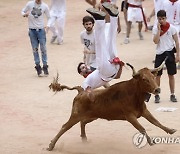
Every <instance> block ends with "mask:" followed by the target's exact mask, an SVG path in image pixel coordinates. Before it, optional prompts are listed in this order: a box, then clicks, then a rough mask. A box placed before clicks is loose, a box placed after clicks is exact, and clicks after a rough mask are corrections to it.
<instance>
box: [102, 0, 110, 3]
mask: <svg viewBox="0 0 180 154" xmlns="http://www.w3.org/2000/svg"><path fill="white" fill-rule="evenodd" d="M106 2H111V0H107V1H106ZM101 3H104V0H101Z"/></svg>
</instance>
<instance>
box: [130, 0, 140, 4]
mask: <svg viewBox="0 0 180 154" xmlns="http://www.w3.org/2000/svg"><path fill="white" fill-rule="evenodd" d="M128 3H130V4H133V5H142V1H141V0H128Z"/></svg>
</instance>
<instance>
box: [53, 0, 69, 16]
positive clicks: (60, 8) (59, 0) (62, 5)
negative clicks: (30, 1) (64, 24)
mask: <svg viewBox="0 0 180 154" xmlns="http://www.w3.org/2000/svg"><path fill="white" fill-rule="evenodd" d="M50 10H51V15H54V16H56V15H58V14H61V13H65V12H66V0H51V6H50Z"/></svg>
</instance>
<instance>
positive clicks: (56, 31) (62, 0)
mask: <svg viewBox="0 0 180 154" xmlns="http://www.w3.org/2000/svg"><path fill="white" fill-rule="evenodd" d="M50 16H51V18H50V20H49V21H48V27H49V28H50V30H51V31H52V33H53V36H52V38H51V43H54V42H55V41H56V39H57V44H58V45H62V44H63V34H64V26H65V17H66V0H51V6H50Z"/></svg>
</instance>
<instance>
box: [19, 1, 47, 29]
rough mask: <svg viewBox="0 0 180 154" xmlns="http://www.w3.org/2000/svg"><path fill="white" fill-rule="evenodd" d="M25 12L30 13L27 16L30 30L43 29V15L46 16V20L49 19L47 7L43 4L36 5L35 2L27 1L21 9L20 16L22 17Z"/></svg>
mask: <svg viewBox="0 0 180 154" xmlns="http://www.w3.org/2000/svg"><path fill="white" fill-rule="evenodd" d="M33 10H37V11H33ZM27 12H30V13H29V16H28V26H29V28H31V29H42V28H44V14H45V15H46V17H47V19H49V18H50V15H49V8H48V5H47V4H45V3H44V2H42V3H41V4H37V3H36V2H35V1H29V2H28V3H27V4H26V6H25V7H24V8H23V9H22V11H21V14H22V15H24V14H25V13H27ZM34 12H35V14H34ZM37 12H38V13H37ZM33 14H34V15H33Z"/></svg>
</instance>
